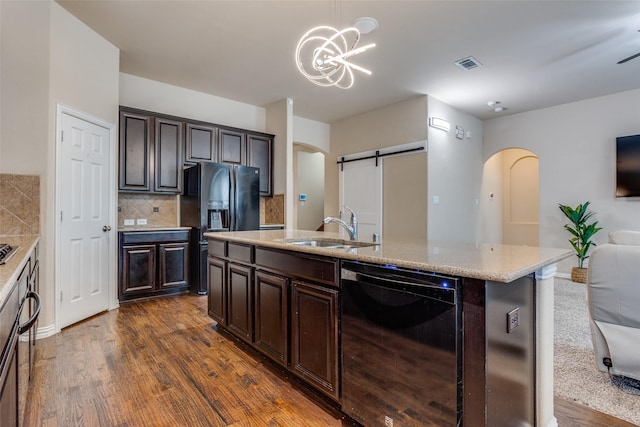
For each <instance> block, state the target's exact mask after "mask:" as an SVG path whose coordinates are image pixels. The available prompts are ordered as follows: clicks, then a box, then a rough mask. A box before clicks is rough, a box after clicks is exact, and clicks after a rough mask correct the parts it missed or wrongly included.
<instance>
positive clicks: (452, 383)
mask: <svg viewBox="0 0 640 427" xmlns="http://www.w3.org/2000/svg"><path fill="white" fill-rule="evenodd" d="M459 283H460V281H459V279H456V278H452V277H445V276H442V275H438V274H434V273H428V272H423V271H416V270H410V269H404V268H398V267H396V266H393V265H386V266H382V265H373V264H366V263H360V262H351V261H343V262H342V276H341V295H342V304H341V331H342V335H341V339H342V410H343V412H345V413H346V414H347V415H349V416H350V417H352V418H353V419H354V420H356V421H358V422H360V423H361V424H363V425H364V426H387V427H393V426H394V425H395V426H430V425H433V426H457V425H461V416H462V363H461V361H462V327H461V325H462V322H461V316H462V315H461V310H460V308H461V305H460V301H461V292H460V289H459V287H460V285H459Z"/></svg>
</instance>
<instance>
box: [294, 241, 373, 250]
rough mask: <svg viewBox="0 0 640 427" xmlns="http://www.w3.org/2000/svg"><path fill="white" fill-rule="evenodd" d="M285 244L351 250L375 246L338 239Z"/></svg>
mask: <svg viewBox="0 0 640 427" xmlns="http://www.w3.org/2000/svg"><path fill="white" fill-rule="evenodd" d="M286 242H287V243H290V244H292V245H298V246H316V247H319V248H327V249H352V248H364V247H368V246H376V245H377V243H369V242H358V241H353V240H339V239H304V240H287V241H286Z"/></svg>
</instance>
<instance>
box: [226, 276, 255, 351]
mask: <svg viewBox="0 0 640 427" xmlns="http://www.w3.org/2000/svg"><path fill="white" fill-rule="evenodd" d="M251 276H252V269H251V268H250V267H245V266H242V265H237V264H232V263H229V264H228V266H227V285H228V288H227V310H228V314H227V328H228V329H229V330H230V331H231V332H233V333H234V334H235V335H236V336H238V337H239V338H242V339H243V340H245V341H247V342H251V341H252V338H253V309H252V305H251V295H252V292H251V289H252V287H253V280H252V277H251Z"/></svg>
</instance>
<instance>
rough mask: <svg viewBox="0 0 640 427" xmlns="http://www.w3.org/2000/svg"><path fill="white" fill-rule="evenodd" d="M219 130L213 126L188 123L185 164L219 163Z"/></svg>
mask: <svg viewBox="0 0 640 427" xmlns="http://www.w3.org/2000/svg"><path fill="white" fill-rule="evenodd" d="M217 132H218V130H217V129H216V128H214V127H211V126H204V125H197V124H193V123H187V132H186V134H187V137H186V141H185V146H186V150H185V162H186V163H197V162H217V161H218V153H217V151H218V140H217Z"/></svg>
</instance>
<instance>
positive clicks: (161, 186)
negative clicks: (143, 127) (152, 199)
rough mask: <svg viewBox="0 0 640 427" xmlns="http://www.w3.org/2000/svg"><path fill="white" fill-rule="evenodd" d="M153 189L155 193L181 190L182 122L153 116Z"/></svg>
mask: <svg viewBox="0 0 640 427" xmlns="http://www.w3.org/2000/svg"><path fill="white" fill-rule="evenodd" d="M155 124H156V126H155V138H154V139H155V144H154V149H155V150H154V151H155V157H154V160H155V162H154V165H155V168H154V169H155V180H154V186H153V187H154V190H155V191H156V192H157V193H181V192H182V176H183V174H182V147H183V142H182V137H183V135H184V124H183V123H182V122H178V121H174V120H168V119H164V118H160V117H156V118H155Z"/></svg>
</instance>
